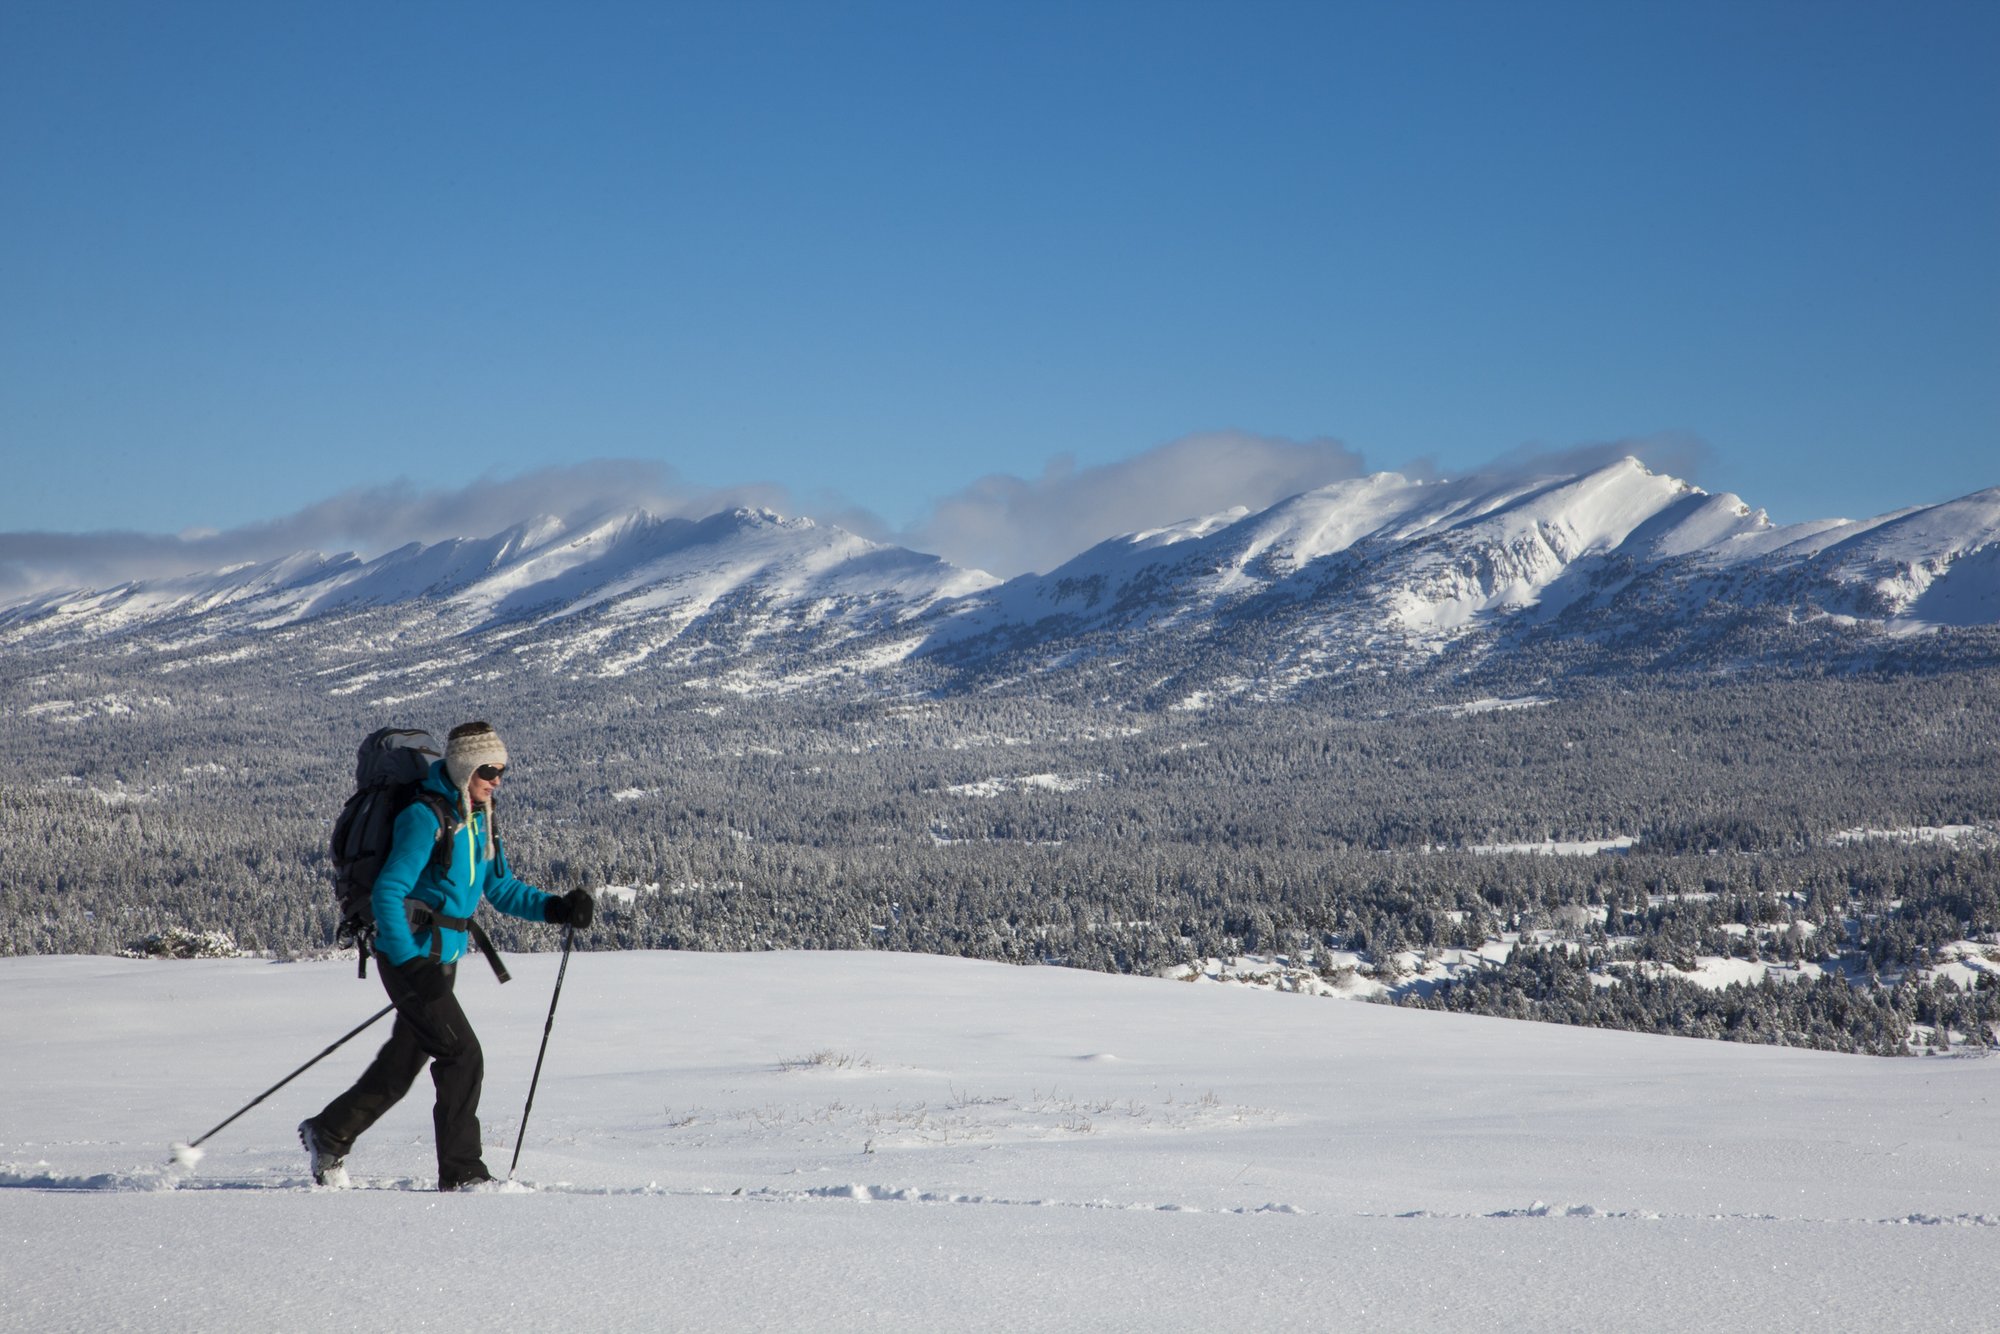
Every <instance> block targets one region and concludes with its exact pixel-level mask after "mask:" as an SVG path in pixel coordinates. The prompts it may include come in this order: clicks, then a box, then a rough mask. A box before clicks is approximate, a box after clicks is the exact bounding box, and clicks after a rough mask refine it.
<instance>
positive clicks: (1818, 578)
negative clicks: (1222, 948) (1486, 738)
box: [0, 458, 2000, 695]
mask: <svg viewBox="0 0 2000 1334" xmlns="http://www.w3.org/2000/svg"><path fill="white" fill-rule="evenodd" d="M344 616H364V617H374V618H375V619H376V620H378V621H381V622H382V625H381V626H378V627H376V629H374V630H372V631H370V632H369V633H367V634H365V635H361V636H359V639H360V640H361V641H364V642H380V643H382V644H383V645H385V647H384V648H383V649H382V650H381V652H382V653H384V654H388V655H393V654H395V653H397V652H402V651H406V650H414V649H417V648H420V647H422V646H423V645H426V644H435V643H436V642H438V641H440V640H443V639H450V640H457V641H470V642H471V643H472V644H478V643H481V642H486V643H488V644H489V648H490V647H491V646H492V645H498V644H500V643H503V642H504V643H508V644H510V645H511V646H512V647H513V649H514V651H516V652H517V654H519V655H521V656H523V658H524V660H528V661H541V662H543V663H544V664H545V665H548V666H549V667H550V669H551V670H555V669H560V670H565V671H572V672H575V671H582V672H589V671H591V670H593V667H592V664H593V661H594V662H595V663H596V667H595V670H597V671H598V672H599V673H601V674H619V673H624V672H629V671H632V670H635V669H639V668H641V667H647V666H657V665H660V664H663V663H679V664H681V665H683V666H686V665H688V664H690V663H691V662H692V661H693V659H694V658H695V657H709V658H713V657H715V656H717V655H718V654H720V655H722V656H724V657H725V658H727V657H729V656H732V655H733V656H736V657H739V658H742V659H744V660H745V661H746V662H750V661H757V662H763V663H764V664H765V667H764V668H760V669H759V670H765V671H766V676H767V677H768V678H769V679H773V680H775V679H777V678H778V677H782V676H785V675H786V674H787V673H789V674H791V675H792V676H796V677H799V678H800V679H813V680H820V681H824V680H826V679H829V678H843V679H844V678H847V677H851V676H852V675H853V674H854V673H856V672H860V673H864V674H866V673H874V674H880V673H882V672H885V671H888V672H893V671H896V670H899V669H901V668H904V667H907V666H910V665H912V664H914V663H917V662H924V661H928V662H930V663H932V664H935V665H936V666H938V667H939V668H941V669H943V670H947V671H954V672H971V673H973V674H975V675H981V676H985V677H992V676H994V675H995V674H998V675H1000V676H1012V675H1018V674H1020V673H1023V672H1025V673H1027V674H1030V675H1035V674H1043V673H1047V672H1049V671H1058V670H1062V669H1063V668H1064V667H1066V666H1075V665H1077V664H1088V663H1090V662H1091V661H1092V660H1095V659H1117V660H1127V659H1129V658H1131V657H1132V656H1133V655H1135V654H1136V655H1137V656H1139V657H1142V658H1153V659H1158V660H1159V661H1160V662H1162V663H1170V662H1171V660H1174V659H1176V658H1178V657H1181V656H1185V655H1186V654H1188V653H1191V652H1194V651H1195V650H1196V649H1197V648H1198V647H1200V646H1203V645H1206V646H1208V648H1211V649H1219V650H1221V651H1222V653H1223V655H1224V656H1228V655H1232V654H1233V655H1235V656H1237V657H1239V658H1241V659H1242V660H1243V662H1244V664H1245V671H1246V672H1247V674H1246V675H1243V676H1242V682H1247V683H1248V684H1242V683H1241V682H1239V686H1240V688H1237V689H1234V690H1233V692H1232V693H1249V694H1252V695H1255V694H1259V693H1270V692H1273V691H1277V692H1283V691H1286V690H1291V689H1295V688H1297V687H1298V686H1300V685H1302V684H1304V683H1306V682H1309V681H1312V680H1317V679H1320V678H1324V677H1327V676H1339V675H1342V674H1345V673H1352V672H1355V671H1361V670H1367V669H1374V670H1392V669H1399V668H1400V669H1423V668H1425V666H1426V664H1432V665H1435V664H1436V663H1438V662H1440V661H1442V660H1445V659H1447V658H1451V659H1454V660H1456V659H1466V660H1469V661H1471V660H1484V659H1497V658H1502V657H1505V656H1507V655H1508V654H1509V653H1513V652H1516V651H1520V650H1524V649H1531V650H1533V651H1534V652H1535V653H1538V654H1541V655H1543V656H1546V654H1547V653H1548V652H1551V651H1556V652H1560V653H1561V654H1564V655H1566V657H1567V659H1568V660H1571V661H1577V660H1580V659H1581V657H1582V656H1587V655H1588V654H1589V652H1591V651H1592V647H1593V646H1594V645H1600V644H1603V643H1605V642H1611V641H1616V642H1619V643H1621V644H1624V645H1626V647H1627V650H1628V651H1629V652H1635V653H1636V654H1637V658H1636V660H1638V661H1644V660H1647V658H1648V655H1649V654H1650V655H1651V658H1652V659H1653V660H1665V659H1666V658H1668V657H1670V656H1672V655H1675V654H1685V653H1686V652H1688V650H1689V648H1690V645H1698V644H1699V643H1702V642H1707V641H1708V640H1712V641H1713V642H1714V643H1715V644H1717V645H1720V644H1722V643H1724V642H1725V641H1727V642H1729V643H1732V644H1735V645H1736V648H1735V649H1731V650H1730V651H1740V650H1741V649H1742V646H1743V643H1744V642H1746V641H1745V640H1744V636H1745V635H1746V634H1749V633H1750V632H1751V631H1752V630H1754V631H1755V633H1756V634H1757V635H1759V636H1762V637H1763V641H1765V642H1770V641H1771V637H1772V636H1774V635H1775V636H1777V639H1778V643H1779V647H1778V649H1777V656H1778V657H1779V658H1781V659H1786V660H1789V661H1791V662H1792V663H1793V665H1798V664H1799V663H1804V662H1807V661H1810V660H1811V659H1812V658H1813V657H1814V656H1815V655H1816V654H1824V653H1825V652H1827V651H1829V646H1833V647H1834V648H1837V649H1838V651H1840V652H1851V651H1853V650H1855V649H1856V648H1857V647H1860V648H1865V647H1867V646H1868V644H1869V643H1871V642H1873V641H1876V640H1884V639H1887V640H1898V639H1908V638H1910V637H1912V636H1924V635H1930V636H1935V635H1937V634H1939V633H1941V632H1946V633H1948V632H1955V631H1967V632H1973V633H1975V634H1978V633H1979V632H1983V631H1988V630H1991V629H1992V628H1993V627H1995V626H2000V487H1995V488H1988V489H1986V490H1982V491H1977V492H1974V493H1972V494H1970V495H1967V496H1964V497H1960V498H1957V499H1955V500H1951V501H1946V502H1944V503H1942V504H1938V505H1930V506H1914V507H1909V508H1906V509H1902V510H1897V511H1893V512H1891V513H1889V514H1885V515H1881V516H1877V517H1875V518H1871V519H1865V520H1859V521H1855V520H1823V521H1813V522H1807V523H1802V524H1791V525H1778V524H1774V523H1773V522H1772V521H1771V520H1770V518H1769V517H1768V515H1767V514H1766V512H1765V511H1763V510H1761V509H1755V508H1752V507H1751V506H1750V505H1749V504H1747V503H1746V502H1744V501H1743V500H1742V499H1741V498H1740V497H1737V496H1735V495H1732V494H1727V493H1723V494H1711V493H1709V492H1707V491H1704V490H1702V489H1700V488H1698V487H1695V486H1692V485H1690V484H1689V483H1687V482H1685V481H1682V480H1680V479H1677V478H1674V477H1672V476H1669V475H1666V474H1662V473H1656V472H1653V471H1652V470H1650V469H1648V468H1646V467H1645V466H1644V465H1643V464H1642V463H1640V462H1639V461H1638V460H1636V459H1631V458H1627V459H1623V460H1620V461H1618V462H1616V463H1613V464H1609V465H1606V466H1604V467H1601V468H1596V469H1592V470H1589V471H1586V472H1581V473H1575V474H1562V475H1553V476H1549V475H1544V476H1527V475H1521V476H1492V475H1473V476H1469V477H1462V478H1456V479H1443V480H1436V481H1428V480H1413V479H1410V478H1408V477H1404V476H1401V475H1398V474H1395V473H1378V474H1374V475H1371V476H1368V477H1362V478H1354V479H1348V480H1343V481H1338V482H1334V483H1332V484H1330V485H1328V486H1324V487H1320V488H1316V489H1313V490H1310V491H1305V492H1301V493H1299V494H1297V495H1294V496H1290V497H1287V498H1286V499H1284V500H1281V501H1279V502H1277V503H1276V504H1274V505H1271V506H1268V507H1266V508H1264V509H1262V510H1258V511H1254V512H1253V511H1249V510H1246V509H1242V508H1240V507H1239V508H1236V509H1231V510H1224V511H1220V512H1218V513H1215V514H1212V515H1207V516H1198V517H1195V518H1191V519H1187V520H1183V521H1180V522H1178V523H1174V524H1168V525H1163V526H1160V527H1157V528H1152V529H1147V530H1142V531H1139V532H1134V533H1129V534H1123V535H1118V536H1113V537H1110V538H1106V539H1104V540H1103V541H1101V542H1098V543H1096V544H1095V545H1093V546H1091V547H1089V548H1087V549H1085V550H1084V551H1082V552H1079V553H1078V554H1077V555H1076V556H1074V557H1072V558H1070V559H1069V560H1067V561H1065V562H1063V563H1062V564H1060V565H1058V566H1056V567H1055V568H1054V569H1052V570H1050V571H1048V572H1047V573H1030V574H1024V575H1021V576H1018V577H1016V578H1013V579H1009V580H1004V581H1003V580H999V579H996V578H994V577H993V576H991V575H989V574H986V573H984V572H982V571H978V570H967V569H962V568H960V567H958V566H955V565H952V564H951V563H950V562H948V561H946V560H943V559H942V558H940V557H937V556H934V555H928V554H925V553H921V552H916V551H911V550H908V549H906V548H903V547H898V546H893V545H890V544H886V543H881V542H875V541H872V540H870V539H867V538H864V537H861V536H858V535H856V534H854V533H851V532H848V531H847V530H845V529H843V528H840V527H838V526H837V525H831V524H822V523H819V522H817V521H815V520H813V519H812V518H810V517H804V516H800V517H792V518H787V517H784V516H781V515H779V514H777V513H775V512H773V511H770V510H766V509H749V508H738V509H731V510H725V511H721V512H718V513H716V514H713V515H709V516H707V517H705V518H702V519H688V518H679V517H660V516H656V515H653V514H650V513H647V512H646V511H644V510H643V509H638V508H634V509H629V510H622V511H610V512H605V513H601V514H598V515H596V516H594V517H592V518H590V519H589V520H587V521H583V522H577V523H568V522H565V521H563V520H561V519H557V518H552V517H548V516H541V517H537V518H533V519H529V520H527V521H525V522H523V523H520V524H516V525H514V526H512V527H510V528H507V529H504V530H502V531H501V532H499V533H495V534H492V535H489V536H486V537H460V538H450V539H446V540H444V541H441V542H435V543H429V544H423V543H409V544H406V545H404V546H401V547H398V548H396V549H395V550H393V551H390V552H387V553H385V554H383V555H381V556H377V557H375V558H373V559H369V560H363V559H362V558H361V557H360V556H358V555H357V554H355V553H353V552H342V553H339V554H337V555H331V556H329V555H324V554H322V553H317V552H299V553H293V554H291V555H287V556H282V557H277V558H274V559H271V560H267V561H261V562H255V563H251V564H246V565H239V566H235V567H231V568H227V569H222V570H216V571H211V572H207V573H197V574H187V575H182V576H177V577H173V578H167V579H154V580H141V581H134V582H131V583H127V584H122V585H118V586H116V587H113V588H110V589H104V590H82V591H75V592H66V593H52V594H44V595H41V596H39V597H36V598H30V599H25V600H23V601H20V602H17V603H15V604H13V605H11V606H7V607H0V653H5V652H19V651H34V650H47V649H55V648H58V647H61V646H64V645H85V646H87V645H90V644H92V643H104V642H108V641H110V640H112V639H114V638H117V637H120V636H126V635H136V636H138V637H140V638H142V639H143V638H144V637H145V636H147V635H149V634H150V635H155V636H161V635H166V636H175V635H186V634H190V633H192V634H196V635H201V636H234V637H241V636H253V637H254V636H257V635H266V634H271V633H273V632H278V631H286V630H291V629H296V628H299V627H305V626H311V625H315V624H328V623H330V622H331V621H332V620H333V619H334V618H338V617H344ZM391 625H393V626H394V627H395V628H394V632H393V633H388V631H387V628H386V627H388V626H391ZM1704 637H1706V639H1704ZM464 646H465V645H463V644H462V645H461V647H464ZM1717 651H1720V650H1717ZM1979 651H1980V653H1982V654H1983V653H1986V652H1988V651H1989V650H1988V649H1986V648H1985V647H1984V646H1983V641H1982V647H1981V648H1980V650H1979ZM1758 652H1762V653H1766V654H1767V655H1768V653H1769V652H1770V650H1769V649H1759V650H1758ZM775 664H782V666H779V665H775ZM766 669H768V670H766ZM772 673H775V675H772ZM1207 675H1208V676H1209V677H1211V678H1214V677H1218V676H1226V675H1228V671H1227V670H1226V668H1225V667H1224V666H1219V665H1212V666H1211V667H1210V668H1209V669H1208V670H1207Z"/></svg>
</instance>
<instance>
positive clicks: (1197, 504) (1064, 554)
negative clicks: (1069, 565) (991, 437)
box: [901, 431, 1365, 577]
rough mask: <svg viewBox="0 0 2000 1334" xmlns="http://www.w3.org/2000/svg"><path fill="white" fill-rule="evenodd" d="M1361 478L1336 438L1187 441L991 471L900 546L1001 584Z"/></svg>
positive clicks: (1230, 434)
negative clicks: (1079, 462) (1111, 545)
mask: <svg viewBox="0 0 2000 1334" xmlns="http://www.w3.org/2000/svg"><path fill="white" fill-rule="evenodd" d="M1364 471H1365V468H1364V465H1363V462H1362V458H1361V455H1359V454H1358V453H1356V452H1354V451H1353V450H1351V449H1349V448H1348V447H1347V446H1346V445H1344V444H1341V443H1340V442H1339V441H1337V440H1329V439H1316V440H1304V441H1298V440H1285V439H1280V438H1276V437H1272V436H1260V435H1252V434H1249V433H1248V432H1243V431H1219V432H1212V433H1207V434H1202V435H1190V436H1184V437H1182V438H1181V439H1179V440H1174V441H1170V442H1169V443H1167V444H1164V445H1160V446H1158V447H1156V448H1153V449H1149V450H1147V451H1146V452H1145V453H1143V454H1137V455H1134V456H1133V457H1131V458H1128V459H1119V460H1118V461H1116V462H1114V463H1105V464H1098V465H1095V466H1092V467H1087V468H1079V467H1077V466H1076V461H1075V460H1074V459H1073V458H1071V457H1069V456H1067V455H1064V456H1060V457H1057V458H1055V459H1052V460H1051V461H1050V462H1049V464H1048V466H1047V467H1046V468H1044V469H1043V470H1042V475H1041V476H1040V477H1036V478H1032V479H1029V478H1022V477H1014V476H1010V475H1008V474H1005V473H993V474H989V475H988V476H985V477H982V478H980V479H979V480H978V481H976V482H974V483H973V484H972V485H970V486H968V487H966V488H965V489H964V490H962V491H960V492H958V493H957V494H955V495H951V496H947V497H945V498H944V499H943V500H941V501H939V502H938V503H937V505H936V507H935V508H934V509H933V510H932V511H931V514H930V516H929V517H928V518H926V519H925V520H924V521H923V522H921V523H919V524H917V525H916V526H915V527H914V528H913V529H911V530H910V531H909V532H907V533H905V534H902V535H901V540H902V541H903V542H904V543H905V544H907V545H910V546H914V547H918V548H920V549H922V550H925V551H933V552H936V553H937V554H938V555H941V556H943V557H944V558H945V559H946V560H949V561H951V562H952V563H953V564H955V565H961V566H971V567H975V568H978V569H982V570H986V571H989V572H990V573H993V574H997V575H1001V576H1003V577H1004V576H1010V575H1015V574H1021V573H1024V572H1026V571H1029V570H1040V571H1046V570H1049V569H1052V568H1054V567H1055V566H1056V565H1058V564H1060V563H1061V562H1063V561H1065V560H1067V559H1069V558H1070V557H1071V556H1074V555H1075V554H1076V553H1077V552H1079V551H1081V550H1083V549H1084V548H1085V547H1087V546H1090V545H1091V544H1092V543H1095V542H1098V541H1100V540H1102V539H1103V538H1104V537H1105V536H1106V535H1107V534H1111V533H1122V532H1133V531H1137V530H1139V529H1144V528H1155V527H1158V526H1160V525H1162V524H1167V523H1172V522H1174V521H1175V520H1178V519H1186V518H1192V517H1195V516H1198V515H1206V514H1213V513H1216V512H1217V511H1220V510H1226V509H1229V508H1231V507H1232V506H1236V505H1242V506H1245V507H1247V508H1249V509H1253V510H1255V509H1261V508H1263V507H1265V506H1267V505H1270V504H1272V503H1274V502H1276V501H1279V500H1282V499H1284V498H1285V497H1286V496H1290V495H1296V494H1298V493H1299V492H1301V491H1309V490H1311V489H1312V488H1314V487H1317V486H1324V485H1326V484H1327V483H1328V482H1337V481H1340V480H1342V479H1344V478H1349V477H1359V476H1361V475H1362V473H1363V472H1364Z"/></svg>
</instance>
